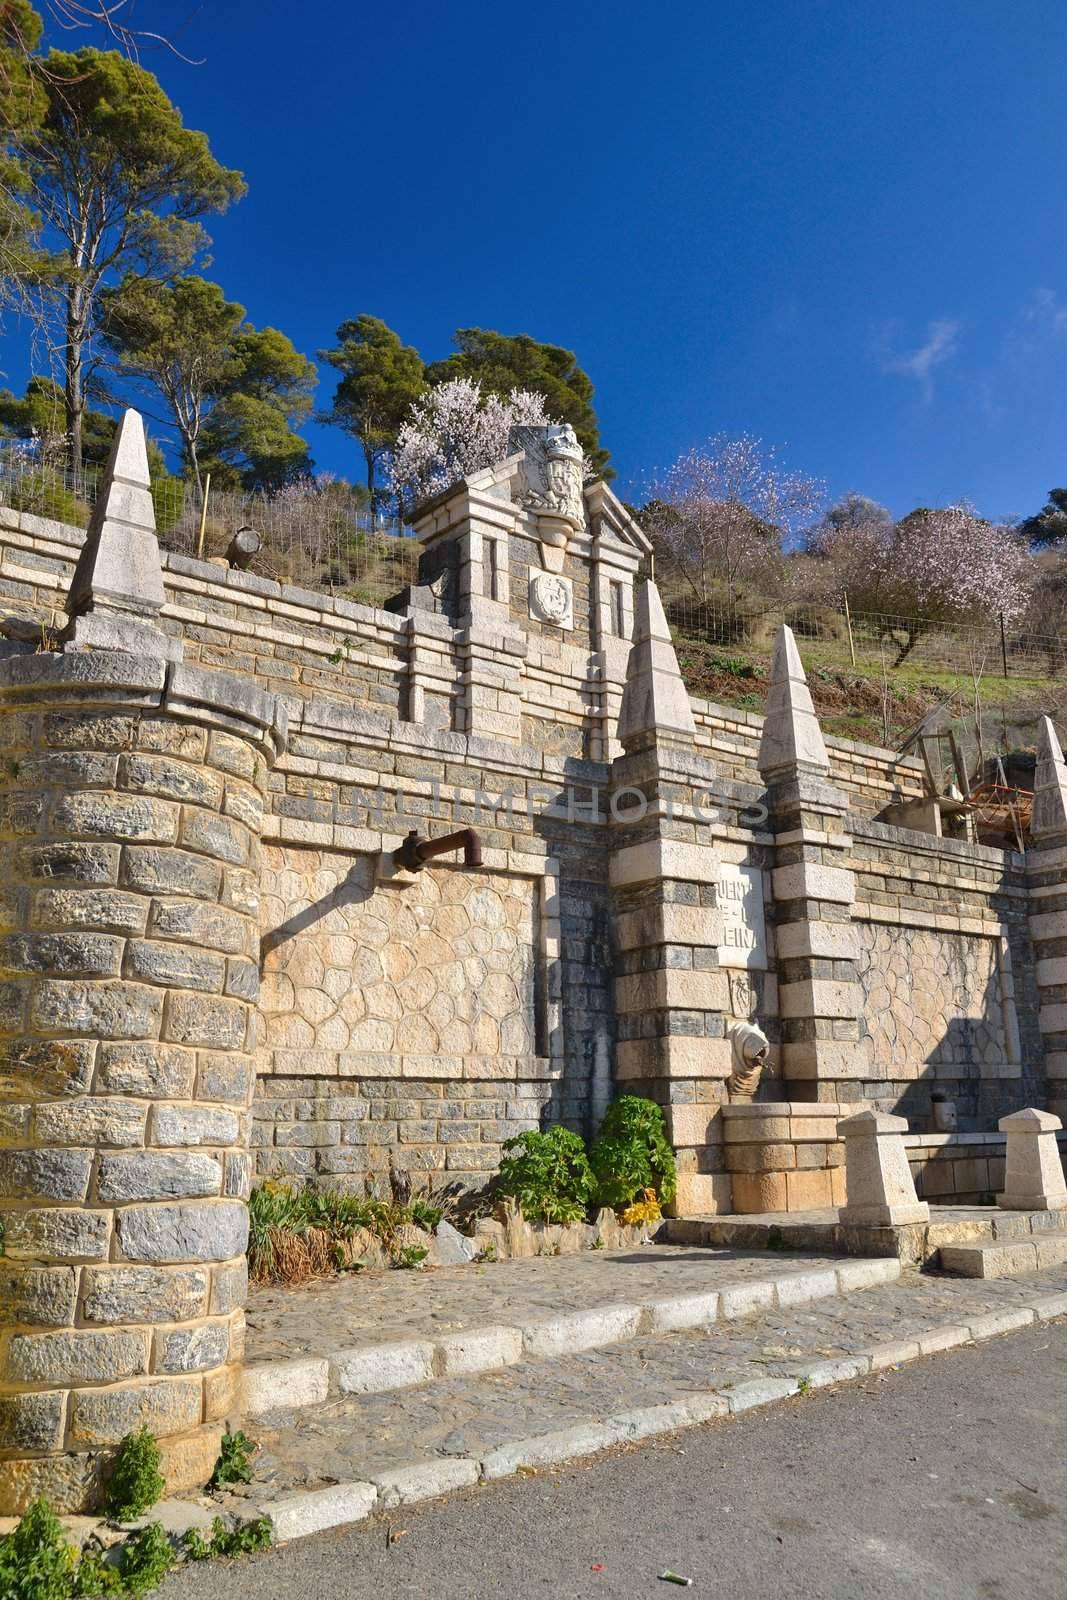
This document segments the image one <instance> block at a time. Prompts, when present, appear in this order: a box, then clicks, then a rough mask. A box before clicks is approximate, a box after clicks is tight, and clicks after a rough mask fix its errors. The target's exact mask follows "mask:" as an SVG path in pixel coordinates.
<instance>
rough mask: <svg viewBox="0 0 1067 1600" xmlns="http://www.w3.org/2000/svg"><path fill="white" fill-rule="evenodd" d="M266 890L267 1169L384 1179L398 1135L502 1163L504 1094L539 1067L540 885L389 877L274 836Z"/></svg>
mask: <svg viewBox="0 0 1067 1600" xmlns="http://www.w3.org/2000/svg"><path fill="white" fill-rule="evenodd" d="M262 885H263V893H262V898H261V929H262V936H263V952H264V956H263V982H262V990H261V996H260V1012H261V1059H260V1078H261V1083H260V1091H259V1093H260V1099H259V1103H258V1104H257V1108H256V1109H257V1123H258V1126H259V1129H260V1136H262V1137H263V1138H267V1137H268V1136H269V1138H270V1139H271V1142H272V1144H273V1147H274V1149H275V1151H276V1152H278V1156H277V1159H275V1160H272V1159H271V1157H270V1156H269V1154H268V1152H267V1150H266V1148H265V1147H264V1146H263V1145H262V1144H261V1145H260V1149H259V1167H260V1170H261V1171H262V1172H263V1173H264V1174H265V1175H266V1174H267V1173H269V1172H271V1171H273V1170H279V1171H282V1170H285V1171H286V1172H288V1173H289V1174H291V1175H293V1176H300V1175H304V1176H308V1177H315V1176H318V1175H319V1174H321V1175H322V1176H323V1178H324V1179H329V1178H331V1177H334V1178H335V1177H336V1176H337V1175H347V1176H349V1177H351V1178H352V1179H353V1180H354V1181H359V1180H361V1179H362V1177H363V1176H364V1175H365V1176H367V1177H372V1178H381V1177H382V1176H383V1175H384V1172H385V1170H386V1168H387V1166H388V1163H389V1159H390V1151H391V1150H392V1147H393V1146H396V1145H398V1144H399V1145H400V1146H401V1147H402V1148H401V1150H400V1151H399V1152H398V1153H397V1157H396V1158H397V1159H398V1160H399V1161H400V1164H402V1165H405V1166H409V1167H415V1168H425V1169H427V1170H432V1169H433V1168H435V1167H441V1168H444V1167H449V1168H454V1167H455V1166H456V1165H457V1164H458V1161H459V1160H460V1159H462V1160H463V1162H464V1166H465V1170H476V1169H477V1167H478V1165H479V1164H480V1166H482V1167H484V1170H485V1172H486V1173H489V1172H491V1171H492V1170H493V1168H494V1166H495V1164H496V1158H497V1154H498V1151H499V1144H500V1142H502V1139H503V1137H505V1136H506V1135H507V1134H510V1133H512V1132H517V1131H518V1125H517V1123H514V1124H512V1125H510V1126H508V1127H507V1128H506V1130H505V1128H504V1127H503V1124H504V1123H505V1122H507V1121H508V1116H509V1113H508V1110H507V1107H506V1106H505V1105H504V1103H503V1102H504V1100H505V1099H511V1098H513V1084H514V1082H515V1081H516V1080H519V1079H522V1078H524V1077H525V1078H528V1079H529V1078H535V1077H537V1076H538V1073H539V1068H538V1066H537V1064H536V1063H537V1061H538V1044H539V1033H540V1032H541V1031H542V1030H541V1028H540V1024H539V1000H540V987H541V984H540V979H539V976H538V961H537V948H536V941H537V925H538V910H539V907H538V900H539V889H538V883H537V880H536V879H534V878H532V877H520V876H511V875H505V874H503V873H493V872H477V871H470V870H468V869H464V868H460V867H458V866H457V867H449V866H447V865H444V866H442V865H438V866H435V867H432V868H430V867H428V868H426V869H425V870H424V871H422V872H420V873H419V874H418V875H417V876H416V877H414V878H412V879H410V880H404V881H400V880H398V881H394V882H386V883H376V881H375V861H374V858H373V857H371V856H356V857H353V856H346V855H340V854H333V853H330V852H326V851H321V852H320V851H315V850H307V849H302V848H295V847H273V846H272V847H268V848H267V849H265V851H264V861H263V869H262ZM397 1080H401V1081H400V1082H399V1083H398V1082H397ZM487 1086H488V1087H487ZM511 1115H512V1116H514V1113H512V1114H511ZM258 1137H259V1136H257V1138H258ZM282 1150H285V1151H286V1156H285V1157H284V1158H282V1157H281V1154H280V1152H281V1151H282ZM301 1150H303V1151H304V1152H305V1154H304V1156H303V1158H302V1159H301V1157H300V1155H299V1152H300V1151H301ZM460 1150H462V1151H464V1152H465V1154H463V1155H462V1158H461V1156H460ZM476 1152H480V1154H481V1159H480V1163H479V1162H478V1160H477V1155H476ZM453 1155H454V1157H455V1158H454V1159H450V1158H451V1157H452V1156H453Z"/></svg>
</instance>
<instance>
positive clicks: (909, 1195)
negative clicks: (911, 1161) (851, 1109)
mask: <svg viewBox="0 0 1067 1600" xmlns="http://www.w3.org/2000/svg"><path fill="white" fill-rule="evenodd" d="M837 1131H838V1134H839V1135H840V1137H841V1138H843V1139H844V1141H845V1189H846V1192H847V1195H848V1203H847V1204H846V1205H845V1206H843V1207H842V1209H841V1212H840V1214H839V1220H840V1221H841V1222H843V1223H846V1224H852V1225H857V1224H858V1225H860V1226H866V1227H880V1228H884V1227H887V1226H894V1225H896V1224H901V1223H906V1222H928V1221H929V1219H930V1207H929V1206H928V1205H927V1203H926V1201H925V1200H920V1199H919V1198H918V1196H917V1195H916V1193H915V1180H914V1179H913V1178H912V1175H911V1168H910V1167H909V1166H908V1153H907V1151H906V1150H905V1148H904V1139H903V1135H904V1134H905V1133H907V1131H908V1123H907V1118H906V1117H893V1116H889V1115H888V1114H887V1113H886V1112H884V1111H859V1112H857V1113H856V1115H855V1116H854V1117H845V1118H844V1120H843V1121H841V1122H839V1123H838V1124H837Z"/></svg>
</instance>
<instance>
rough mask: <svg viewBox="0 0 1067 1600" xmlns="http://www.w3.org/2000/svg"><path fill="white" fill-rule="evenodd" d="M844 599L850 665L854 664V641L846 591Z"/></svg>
mask: <svg viewBox="0 0 1067 1600" xmlns="http://www.w3.org/2000/svg"><path fill="white" fill-rule="evenodd" d="M844 601H845V626H846V627H847V629H848V653H849V655H850V656H851V658H852V665H853V666H855V665H856V641H855V639H854V638H853V637H852V613H851V612H850V611H849V609H848V593H847V591H846V593H845V595H844Z"/></svg>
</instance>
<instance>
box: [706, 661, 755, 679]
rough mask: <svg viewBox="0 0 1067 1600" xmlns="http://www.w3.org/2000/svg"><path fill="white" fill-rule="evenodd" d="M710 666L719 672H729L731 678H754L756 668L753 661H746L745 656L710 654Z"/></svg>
mask: <svg viewBox="0 0 1067 1600" xmlns="http://www.w3.org/2000/svg"><path fill="white" fill-rule="evenodd" d="M708 666H709V667H714V668H715V669H716V670H717V671H719V672H726V673H729V675H730V677H731V678H754V677H755V676H756V669H755V667H754V666H753V665H752V663H751V661H746V660H745V659H744V657H743V656H709V657H708Z"/></svg>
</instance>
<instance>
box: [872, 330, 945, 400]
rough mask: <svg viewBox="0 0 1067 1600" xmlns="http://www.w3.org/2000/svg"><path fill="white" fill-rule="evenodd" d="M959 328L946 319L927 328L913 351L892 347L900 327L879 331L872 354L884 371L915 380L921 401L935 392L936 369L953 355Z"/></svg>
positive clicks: (929, 398) (928, 398) (930, 397)
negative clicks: (920, 392) (920, 341)
mask: <svg viewBox="0 0 1067 1600" xmlns="http://www.w3.org/2000/svg"><path fill="white" fill-rule="evenodd" d="M959 331H960V325H959V323H958V322H954V321H951V320H950V319H949V318H947V317H943V318H939V319H938V320H937V321H935V322H928V323H927V325H926V338H925V340H924V341H923V343H922V344H920V345H919V346H918V347H917V348H916V349H914V350H900V349H896V348H894V346H895V345H896V342H897V335H898V334H899V324H890V325H888V326H886V327H885V328H883V329H882V331H881V334H880V336H879V338H878V340H877V342H876V348H875V355H876V357H877V360H878V364H879V366H880V367H881V369H882V371H883V372H891V373H896V374H898V375H899V376H901V377H904V378H914V379H915V381H916V383H917V384H918V385H919V388H920V389H921V391H922V396H923V399H924V400H931V399H932V398H933V393H934V379H933V375H934V372H935V370H936V369H937V368H938V367H940V366H943V365H944V363H945V362H946V361H949V360H951V358H952V357H953V356H954V355H955V354H956V345H957V341H958V338H959Z"/></svg>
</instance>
